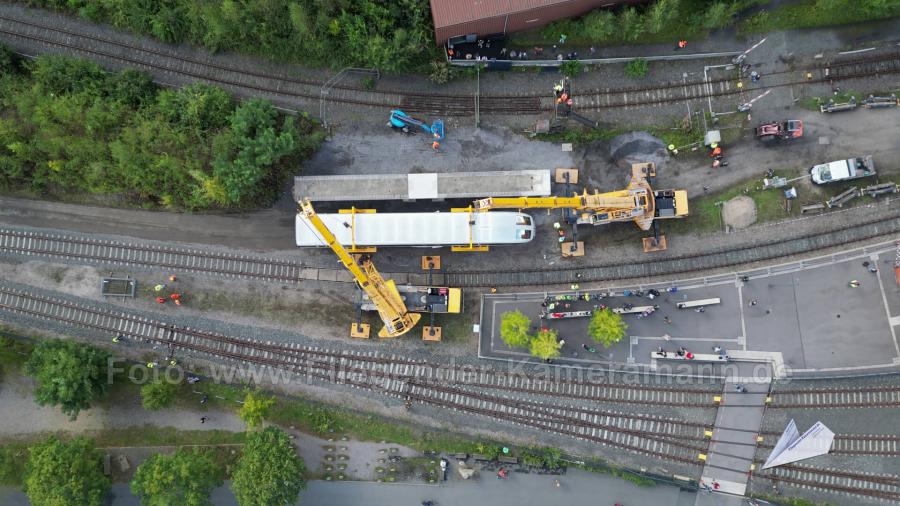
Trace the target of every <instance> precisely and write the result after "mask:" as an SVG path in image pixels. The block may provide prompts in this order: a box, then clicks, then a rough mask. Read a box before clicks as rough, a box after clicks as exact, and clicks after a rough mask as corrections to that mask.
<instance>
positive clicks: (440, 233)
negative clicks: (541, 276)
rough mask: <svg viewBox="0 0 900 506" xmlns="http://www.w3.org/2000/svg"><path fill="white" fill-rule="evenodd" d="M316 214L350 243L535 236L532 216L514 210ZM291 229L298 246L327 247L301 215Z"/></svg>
mask: <svg viewBox="0 0 900 506" xmlns="http://www.w3.org/2000/svg"><path fill="white" fill-rule="evenodd" d="M319 217H320V218H322V221H323V222H325V225H327V226H328V228H329V230H331V233H333V234H334V235H335V237H336V238H337V240H338V242H340V243H341V244H342V245H344V246H345V247H348V248H350V247H354V246H355V247H357V248H361V247H363V248H364V247H378V246H401V247H402V246H413V247H426V248H427V247H432V248H439V247H441V246H461V245H469V244H473V245H475V246H492V245H502V244H524V243H527V242H530V241H531V240H532V239H533V238H534V221H533V220H532V218H531V216H529V215H527V214H525V213H517V212H475V213H468V212H449V213H442V212H435V213H364V212H356V213H353V214H349V213H347V214H344V213H341V214H320V215H319ZM470 218H471V219H472V220H473V222H472V223H470V222H469V219H470ZM295 229H296V241H297V246H299V247H311V246H312V247H315V246H327V245H326V244H325V242H324V241H323V239H322V236H320V235H319V233H318V232H317V231H316V230H315V228H313V226H312V225H311V224H310V223H309V221H307V219H306V218H305V217H304V216H303V215H302V214H297V218H296V227H295Z"/></svg>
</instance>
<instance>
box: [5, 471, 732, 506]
mask: <svg viewBox="0 0 900 506" xmlns="http://www.w3.org/2000/svg"><path fill="white" fill-rule="evenodd" d="M554 480H555V478H554V477H553V476H548V475H525V474H523V475H519V474H513V475H512V476H510V478H509V480H508V481H501V480H496V479H494V477H493V476H481V477H480V479H473V481H468V482H456V483H453V484H452V485H443V486H430V485H407V484H392V485H386V484H380V483H372V482H326V481H313V482H311V483H310V484H309V486H308V488H307V489H306V490H304V491H303V492H302V493H301V494H300V499H299V500H298V501H297V503H296V504H298V505H300V504H302V505H303V506H360V505H365V506H401V505H410V506H418V505H419V504H421V502H422V501H424V500H432V501H435V502H436V506H466V505H470V504H490V505H492V506H507V505H508V506H519V505H528V504H547V505H550V504H592V505H594V504H596V505H598V506H607V505H608V506H612V505H613V504H615V503H616V502H617V501H618V502H620V503H621V504H623V505H627V506H689V505H694V504H695V500H696V494H694V493H693V492H683V491H680V490H679V489H678V488H677V487H674V486H663V485H658V486H655V487H650V488H643V487H637V486H635V485H633V484H631V483H630V482H626V481H624V480H620V479H618V478H613V477H610V476H608V475H597V474H592V473H588V472H585V471H578V470H573V471H570V472H569V473H567V474H566V475H565V476H563V477H561V478H560V479H559V481H560V486H559V488H557V487H555V486H554ZM112 495H113V498H112V501H111V505H112V506H139V505H140V501H138V499H137V498H136V497H134V496H133V495H131V493H130V492H129V491H128V486H127V485H126V484H116V485H114V486H113V490H112ZM212 498H213V504H216V505H217V506H233V505H236V504H237V502H235V500H234V497H233V496H232V494H231V492H230V491H229V490H228V489H227V488H226V487H220V488H218V489H216V490H215V491H214V492H213V494H212ZM0 503H2V504H4V505H5V506H27V505H28V501H27V500H26V498H25V496H24V494H23V493H22V492H20V491H18V490H16V489H11V488H9V487H4V488H0ZM711 504H715V503H711Z"/></svg>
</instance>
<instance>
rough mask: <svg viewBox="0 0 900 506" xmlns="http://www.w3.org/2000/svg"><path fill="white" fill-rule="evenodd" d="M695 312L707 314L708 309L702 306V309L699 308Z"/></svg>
mask: <svg viewBox="0 0 900 506" xmlns="http://www.w3.org/2000/svg"><path fill="white" fill-rule="evenodd" d="M694 312H695V313H705V312H706V308H705V307H703V306H700V307H698V308H697V309H695V310H694Z"/></svg>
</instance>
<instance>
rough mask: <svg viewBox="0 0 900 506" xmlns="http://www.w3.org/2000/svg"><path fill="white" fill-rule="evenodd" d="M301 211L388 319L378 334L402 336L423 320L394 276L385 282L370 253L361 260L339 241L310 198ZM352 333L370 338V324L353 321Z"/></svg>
mask: <svg viewBox="0 0 900 506" xmlns="http://www.w3.org/2000/svg"><path fill="white" fill-rule="evenodd" d="M300 211H301V212H302V213H303V215H304V216H305V217H306V219H308V220H309V222H310V223H311V224H312V226H313V227H315V229H316V231H318V232H319V234H320V235H321V236H322V238H323V239H325V243H326V244H328V246H329V247H330V248H331V251H334V254H335V255H337V257H338V258H339V259H340V260H341V263H342V264H344V267H346V268H347V270H348V271H350V274H352V275H353V278H354V279H355V280H356V284H357V285H359V287H360V288H361V289H362V290H363V291H364V292H366V295H368V296H369V299H371V301H372V303H373V304H374V306H375V309H376V310H377V311H378V316H380V317H381V321H383V322H384V328H382V329H381V330H380V331H378V337H398V336H402V335H403V334H405V333H407V332H409V331H410V330H412V328H413V327H415V325H416V323H418V321H419V319H420V318H422V315H420V314H417V313H411V312H409V310H407V309H406V304H405V303H404V302H403V298H402V297H401V296H400V292H399V291H398V290H397V285H395V284H394V281H393V280H390V279H389V280H387V281H385V280H384V278H382V277H381V274H379V273H378V270H377V269H375V266H374V265H373V264H372V259H371V258H370V257H369V256H368V255H365V256H361V257H359V261H358V262H357V260H356V259H354V258H353V256H352V255H351V254H350V253H349V252H348V251H347V250H346V249H345V248H344V246H342V245H341V243H340V242H338V241H337V239H336V238H335V237H334V234H332V233H331V230H329V229H328V227H327V226H326V225H325V223H324V222H322V219H321V218H319V215H318V214H316V211H315V209H313V206H312V203H311V202H310V201H309V199H304V200H303V202H301V203H300ZM350 335H351V336H352V337H362V338H368V337H369V325H368V324H365V323H358V322H357V323H353V326H352V327H351V329H350Z"/></svg>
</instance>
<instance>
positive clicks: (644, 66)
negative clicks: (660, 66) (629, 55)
mask: <svg viewBox="0 0 900 506" xmlns="http://www.w3.org/2000/svg"><path fill="white" fill-rule="evenodd" d="M649 71H650V64H649V63H647V60H645V59H643V58H635V59H634V60H631V61H629V62H628V63H626V64H625V75H626V76H628V77H630V78H632V79H643V78H645V77H647V72H649Z"/></svg>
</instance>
